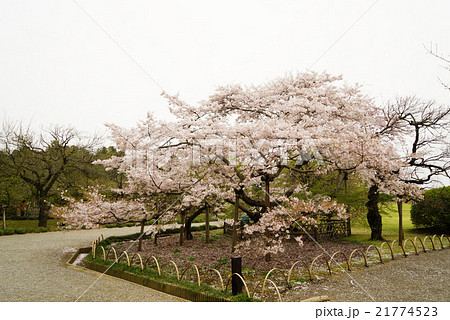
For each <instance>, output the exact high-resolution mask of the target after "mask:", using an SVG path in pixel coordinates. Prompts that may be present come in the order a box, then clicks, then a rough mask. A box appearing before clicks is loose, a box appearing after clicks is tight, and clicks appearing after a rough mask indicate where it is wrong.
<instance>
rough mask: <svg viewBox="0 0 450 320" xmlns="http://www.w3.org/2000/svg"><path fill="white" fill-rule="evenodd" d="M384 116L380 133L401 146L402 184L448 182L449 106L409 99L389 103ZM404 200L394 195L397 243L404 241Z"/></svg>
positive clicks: (411, 97) (449, 156) (449, 165)
mask: <svg viewBox="0 0 450 320" xmlns="http://www.w3.org/2000/svg"><path fill="white" fill-rule="evenodd" d="M384 116H385V121H386V127H385V128H384V129H383V130H382V132H381V133H382V134H386V135H390V136H391V138H392V139H395V140H397V144H398V145H399V146H402V151H403V156H404V160H405V168H404V172H403V173H402V175H401V176H400V177H401V179H402V180H403V181H404V182H406V183H408V184H409V183H411V184H416V185H421V186H425V185H428V184H431V183H432V182H436V178H437V177H439V176H444V177H447V178H450V171H449V170H450V135H449V134H450V107H449V106H445V105H438V104H436V102H434V101H424V100H422V99H419V98H417V97H415V96H408V97H402V98H397V99H396V100H395V101H393V102H389V103H388V104H387V106H386V109H385V111H384ZM398 174H401V173H400V172H398ZM403 197H404V194H397V198H398V202H397V204H398V211H399V240H400V241H403V238H404V236H403V228H402V198H403Z"/></svg>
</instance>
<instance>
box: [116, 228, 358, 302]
mask: <svg viewBox="0 0 450 320" xmlns="http://www.w3.org/2000/svg"><path fill="white" fill-rule="evenodd" d="M114 247H116V248H117V249H118V252H122V251H123V250H126V251H127V253H128V254H129V255H133V254H134V253H136V252H138V251H137V245H136V243H135V242H133V241H127V242H122V243H117V244H115V245H114ZM366 248H367V246H366V245H364V244H359V243H349V242H341V241H322V242H320V243H314V242H311V241H305V242H304V245H303V246H302V247H300V246H299V245H298V244H297V243H296V242H294V241H293V242H288V243H287V245H286V247H285V251H284V252H282V253H277V254H271V256H270V261H266V259H265V257H264V256H256V255H255V254H254V252H255V250H253V249H252V248H249V249H247V250H245V251H241V252H239V255H240V256H241V257H242V274H243V276H244V279H245V281H246V283H247V286H248V289H249V291H250V293H252V292H253V291H255V297H261V293H262V292H261V290H262V286H261V283H260V281H261V280H263V279H264V277H265V275H266V274H267V272H269V271H270V270H272V269H273V268H277V269H280V270H281V271H282V272H275V271H273V272H272V275H271V276H270V279H271V280H272V281H274V283H275V284H276V286H277V289H278V290H279V291H280V295H281V296H286V295H289V296H291V299H292V296H293V295H294V296H295V292H299V293H302V294H303V293H304V292H303V291H304V290H305V289H306V288H308V287H309V286H310V282H309V281H307V280H308V278H309V276H308V273H307V270H306V268H304V264H302V263H297V265H296V266H297V267H296V268H294V271H293V273H292V276H291V279H290V282H291V284H292V285H293V287H291V288H288V286H287V281H286V280H287V279H286V278H287V276H288V273H289V270H290V269H291V267H292V265H293V264H294V263H295V262H297V261H301V262H305V263H306V264H310V263H311V262H312V260H314V258H315V257H317V256H319V255H323V256H324V257H326V260H329V259H330V257H331V255H333V253H335V252H337V251H342V252H344V254H345V255H346V256H347V257H348V256H349V255H350V253H351V252H352V251H353V250H355V249H360V250H362V251H364V250H365V249H366ZM139 254H140V255H141V256H142V259H143V261H149V263H150V264H151V265H152V264H153V263H154V259H153V258H152V256H153V257H155V258H156V259H157V260H158V263H159V266H160V267H161V268H163V269H164V268H165V267H166V268H167V272H169V273H170V272H175V271H174V269H173V270H172V271H169V269H170V266H169V265H170V264H171V262H170V261H173V262H175V263H176V264H177V266H178V269H179V270H180V272H182V270H184V269H186V268H188V267H189V266H190V265H193V264H195V265H196V266H197V267H198V269H199V270H200V276H201V280H202V281H205V282H207V283H209V284H211V285H213V286H215V287H220V282H219V281H218V280H217V279H215V274H214V273H213V272H209V273H207V272H206V271H207V269H208V267H209V268H214V269H216V270H218V271H219V272H220V273H221V275H222V277H223V281H224V282H226V281H227V279H228V277H229V276H230V275H231V257H232V253H231V238H230V237H229V236H227V235H223V234H215V235H213V236H212V238H211V242H210V243H208V244H206V243H205V241H204V236H203V235H202V234H201V233H194V239H192V240H185V241H184V243H183V245H182V246H180V245H179V235H172V236H166V237H161V238H158V241H157V244H156V245H155V244H154V242H153V240H144V241H143V247H142V251H141V252H139ZM354 257H355V259H358V258H360V259H361V261H363V260H362V256H359V257H358V254H355V255H354ZM352 260H353V259H352ZM324 261H325V259H323V258H320V260H317V263H315V267H314V273H313V278H314V279H315V280H320V279H324V278H326V277H327V276H328V270H327V268H326V264H325V263H324ZM334 261H335V262H337V263H340V264H345V263H346V262H345V259H344V257H343V255H341V254H339V255H336V256H335V258H334ZM363 265H364V263H363V262H357V261H355V266H356V267H358V266H363ZM153 267H156V263H155V265H154V266H153ZM190 269H192V270H191V271H192V274H191V275H190V276H188V277H191V279H192V280H195V274H194V269H193V268H190ZM333 270H334V271H333V272H335V273H342V272H344V270H345V269H344V268H339V267H338V266H337V265H336V264H335V266H334V268H333ZM277 271H278V270H277ZM163 272H164V271H163ZM282 273H284V276H283V274H282ZM256 286H259V287H258V288H256ZM269 287H270V286H269V284H268V287H267V290H266V292H265V293H264V300H268V301H276V300H277V299H278V294H277V292H276V289H275V288H274V287H273V286H272V288H269ZM294 287H295V288H296V289H295V290H292V288H294ZM294 299H295V298H294ZM283 300H284V299H283ZM294 301H295V300H294ZM297 301H298V300H297Z"/></svg>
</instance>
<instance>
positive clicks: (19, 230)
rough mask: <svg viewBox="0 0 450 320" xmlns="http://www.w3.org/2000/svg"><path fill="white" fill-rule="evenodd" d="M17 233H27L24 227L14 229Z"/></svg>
mask: <svg viewBox="0 0 450 320" xmlns="http://www.w3.org/2000/svg"><path fill="white" fill-rule="evenodd" d="M14 231H15V233H16V234H25V233H27V232H26V231H25V230H24V229H14Z"/></svg>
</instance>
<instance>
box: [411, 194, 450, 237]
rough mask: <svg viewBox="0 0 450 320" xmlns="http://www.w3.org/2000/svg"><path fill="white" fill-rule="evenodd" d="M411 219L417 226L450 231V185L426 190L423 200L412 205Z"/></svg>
mask: <svg viewBox="0 0 450 320" xmlns="http://www.w3.org/2000/svg"><path fill="white" fill-rule="evenodd" d="M411 221H412V223H413V224H414V225H415V226H416V227H420V226H423V227H427V228H435V229H437V230H439V231H440V232H444V233H447V234H448V233H450V187H442V188H438V189H432V190H427V191H425V195H424V198H423V200H422V201H419V202H417V203H415V204H413V205H412V207H411Z"/></svg>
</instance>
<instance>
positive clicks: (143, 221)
mask: <svg viewBox="0 0 450 320" xmlns="http://www.w3.org/2000/svg"><path fill="white" fill-rule="evenodd" d="M146 221H147V219H146V217H144V219H142V221H141V231H140V232H139V244H138V251H142V240H143V239H144V228H145V222H146Z"/></svg>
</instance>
